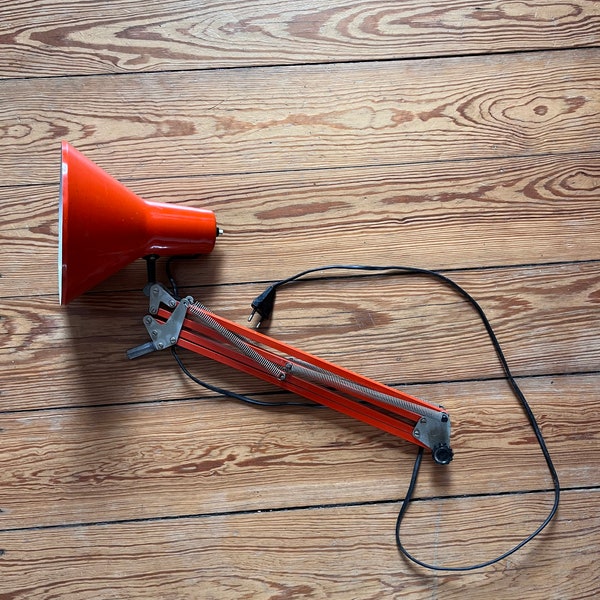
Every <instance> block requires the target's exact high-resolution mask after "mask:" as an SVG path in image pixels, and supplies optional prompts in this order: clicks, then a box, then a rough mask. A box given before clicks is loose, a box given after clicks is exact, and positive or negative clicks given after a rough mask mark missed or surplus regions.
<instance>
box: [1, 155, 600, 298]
mask: <svg viewBox="0 0 600 600" xmlns="http://www.w3.org/2000/svg"><path fill="white" fill-rule="evenodd" d="M126 183H127V185H128V186H129V187H130V188H131V189H132V190H133V191H135V192H136V193H138V194H140V195H141V196H142V197H144V198H147V199H148V200H153V201H159V202H160V201H163V202H164V201H174V202H181V203H184V204H188V205H194V206H205V207H207V208H212V209H213V210H215V212H216V213H217V217H218V220H219V223H220V224H221V226H222V227H223V228H224V229H225V232H226V235H225V236H223V237H222V238H220V239H219V240H218V243H217V247H216V249H215V251H214V252H213V254H212V255H211V256H209V257H206V258H203V259H202V261H200V262H199V263H198V264H191V263H190V264H188V263H186V264H185V266H182V267H178V268H177V272H178V273H179V274H180V276H181V277H182V278H183V280H184V281H185V283H187V284H194V285H201V284H214V283H236V282H243V281H254V280H260V281H264V280H268V279H281V278H283V277H287V276H288V275H290V274H291V273H294V272H297V271H301V270H303V269H305V268H307V267H311V266H318V265H321V264H331V263H340V262H348V261H350V262H356V263H364V264H380V263H382V262H388V261H390V262H393V263H401V264H408V265H418V266H421V267H425V268H433V269H440V268H457V267H460V268H464V267H478V266H497V265H502V264H520V263H545V262H562V261H569V260H582V259H599V258H600V236H598V235H597V232H598V231H599V230H600V205H599V204H598V202H597V198H598V194H599V193H600V153H591V154H576V155H572V156H547V157H532V158H513V159H498V160H490V161H462V162H444V163H435V164H431V165H428V164H420V165H396V166H390V167H370V168H362V169H331V170H324V171H320V170H316V171H304V172H297V173H271V174H259V175H231V176H212V177H195V178H181V179H164V178H162V179H151V180H141V181H137V180H136V181H130V182H126ZM57 196H58V188H57V185H44V186H26V187H9V188H0V239H1V240H2V244H3V248H4V252H3V253H2V254H0V273H2V278H1V279H0V296H3V297H7V296H26V295H39V294H52V293H55V290H56V289H57V279H56V260H57V256H56V253H57V217H58V215H57ZM266 256H270V257H278V258H277V260H267V259H266ZM139 262H140V264H138V265H132V266H131V267H129V268H128V269H126V270H125V271H124V272H123V273H120V274H119V275H117V276H115V277H113V278H111V279H110V281H108V282H107V283H106V284H104V285H103V286H102V288H101V289H104V290H124V289H132V288H135V287H136V286H137V287H141V286H142V285H143V283H144V282H145V269H144V266H143V264H141V261H139Z"/></svg>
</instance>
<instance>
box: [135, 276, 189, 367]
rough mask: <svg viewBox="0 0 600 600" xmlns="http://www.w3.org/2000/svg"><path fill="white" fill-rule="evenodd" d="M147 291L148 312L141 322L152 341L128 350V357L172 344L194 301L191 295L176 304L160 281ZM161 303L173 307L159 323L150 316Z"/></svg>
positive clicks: (136, 356) (174, 342)
mask: <svg viewBox="0 0 600 600" xmlns="http://www.w3.org/2000/svg"><path fill="white" fill-rule="evenodd" d="M148 291H149V294H148V295H149V296H150V306H149V312H150V314H149V315H146V316H145V317H144V319H143V322H144V326H145V327H146V330H147V331H148V335H150V339H151V340H152V341H150V342H146V343H145V344H141V345H140V346H136V347H135V348H131V349H130V350H128V351H127V358H129V359H133V358H138V357H139V356H144V355H145V354H149V353H150V352H154V351H155V350H164V349H165V348H169V347H171V346H174V345H175V344H176V343H177V340H178V339H179V334H180V333H181V328H182V327H183V321H184V319H185V316H186V314H187V310H188V307H189V306H190V305H191V304H193V302H194V299H193V298H192V297H191V296H187V297H186V298H183V299H182V300H180V301H179V304H177V300H175V298H173V296H172V295H171V294H170V293H169V292H168V291H167V290H166V289H165V288H164V287H163V286H162V285H161V284H160V283H155V284H154V285H152V286H150V289H149V290H148ZM161 304H164V305H166V306H168V307H169V308H174V310H173V312H172V313H171V316H170V317H169V319H168V320H167V322H166V323H159V322H158V321H157V320H156V319H155V318H154V317H153V316H152V315H155V314H156V313H157V312H158V309H159V307H160V305H161Z"/></svg>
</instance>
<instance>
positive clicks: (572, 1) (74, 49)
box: [0, 0, 600, 77]
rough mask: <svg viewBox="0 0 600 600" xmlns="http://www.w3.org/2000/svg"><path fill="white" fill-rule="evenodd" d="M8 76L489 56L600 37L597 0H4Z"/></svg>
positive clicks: (4, 71) (2, 70) (0, 19)
mask: <svg viewBox="0 0 600 600" xmlns="http://www.w3.org/2000/svg"><path fill="white" fill-rule="evenodd" d="M0 23H1V24H2V25H1V27H0V36H1V37H0V42H1V44H2V53H3V57H4V60H3V61H2V64H1V65H0V76H2V77H22V76H24V75H26V76H27V77H36V76H52V75H76V74H77V75H81V74H97V73H137V72H141V71H167V70H183V69H214V68H222V67H240V66H250V65H273V64H297V63H315V62H334V61H335V62H338V61H358V60H381V59H396V58H415V57H424V56H440V55H449V54H461V55H465V54H479V53H492V52H506V51H514V50H517V51H523V50H536V49H543V48H546V49H547V48H550V49H556V48H565V47H566V48H572V47H582V46H593V45H598V44H599V43H600V34H599V29H600V10H599V9H598V5H597V3H596V2H594V1H593V0H555V1H553V2H552V3H548V2H547V1H546V0H530V1H529V2H527V3H514V4H511V3H508V4H503V3H497V2H487V3H478V4H477V5H476V6H475V5H472V4H470V3H466V2H462V1H460V0H437V1H436V2H433V3H432V2H425V1H423V0H411V1H410V2H402V3H397V2H393V1H389V0H378V1H369V2H365V1H350V0H331V1H329V2H310V3H307V2H306V1H300V0H286V1H282V0H263V1H261V2H254V3H252V4H251V5H248V4H247V3H244V2H240V1H239V0H234V1H223V0H207V1H204V2H202V3H201V4H199V3H198V2H195V1H192V0H164V1H161V2H160V3H153V4H152V5H151V6H146V5H144V6H142V5H140V3H139V2H135V1H134V0H127V1H123V0H122V1H120V2H113V3H111V8H110V11H104V10H103V9H102V7H100V6H99V5H96V4H87V5H85V4H84V5H81V6H78V8H77V17H76V18H74V17H73V10H72V4H71V3H69V2H65V0H39V1H37V2H28V3H20V4H19V6H18V7H17V6H15V3H14V2H9V3H5V4H3V5H2V7H0Z"/></svg>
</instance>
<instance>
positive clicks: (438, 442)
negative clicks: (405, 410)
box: [413, 413, 453, 465]
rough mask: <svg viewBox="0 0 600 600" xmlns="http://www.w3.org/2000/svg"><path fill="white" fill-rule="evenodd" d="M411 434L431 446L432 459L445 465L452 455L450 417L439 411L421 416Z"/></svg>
mask: <svg viewBox="0 0 600 600" xmlns="http://www.w3.org/2000/svg"><path fill="white" fill-rule="evenodd" d="M413 436H414V437H415V439H417V440H419V441H420V442H421V443H423V444H425V445H426V446H427V447H428V448H431V452H432V455H433V460H435V462H437V463H439V464H441V465H447V464H448V463H449V462H450V461H451V460H452V457H453V452H452V450H451V449H450V417H449V416H448V414H447V413H440V414H439V415H435V417H422V418H421V419H419V422H418V423H417V424H416V425H415V428H414V429H413Z"/></svg>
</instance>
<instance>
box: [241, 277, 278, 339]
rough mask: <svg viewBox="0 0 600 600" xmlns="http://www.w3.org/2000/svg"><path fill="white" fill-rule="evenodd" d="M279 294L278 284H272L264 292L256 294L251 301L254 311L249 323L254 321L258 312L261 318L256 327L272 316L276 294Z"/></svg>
mask: <svg viewBox="0 0 600 600" xmlns="http://www.w3.org/2000/svg"><path fill="white" fill-rule="evenodd" d="M276 294H277V286H276V285H275V284H273V285H270V286H269V287H268V288H267V289H266V290H265V291H264V292H262V293H261V294H259V295H258V296H256V298H254V300H253V301H252V302H251V303H250V306H251V307H252V313H251V314H250V316H249V317H248V323H250V321H252V319H253V318H254V315H255V314H256V313H258V315H259V317H260V319H259V320H258V323H257V324H256V328H257V329H258V328H259V327H260V324H261V323H262V322H263V321H264V320H265V319H268V318H269V317H270V316H271V313H272V312H273V307H274V305H275V296H276Z"/></svg>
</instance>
